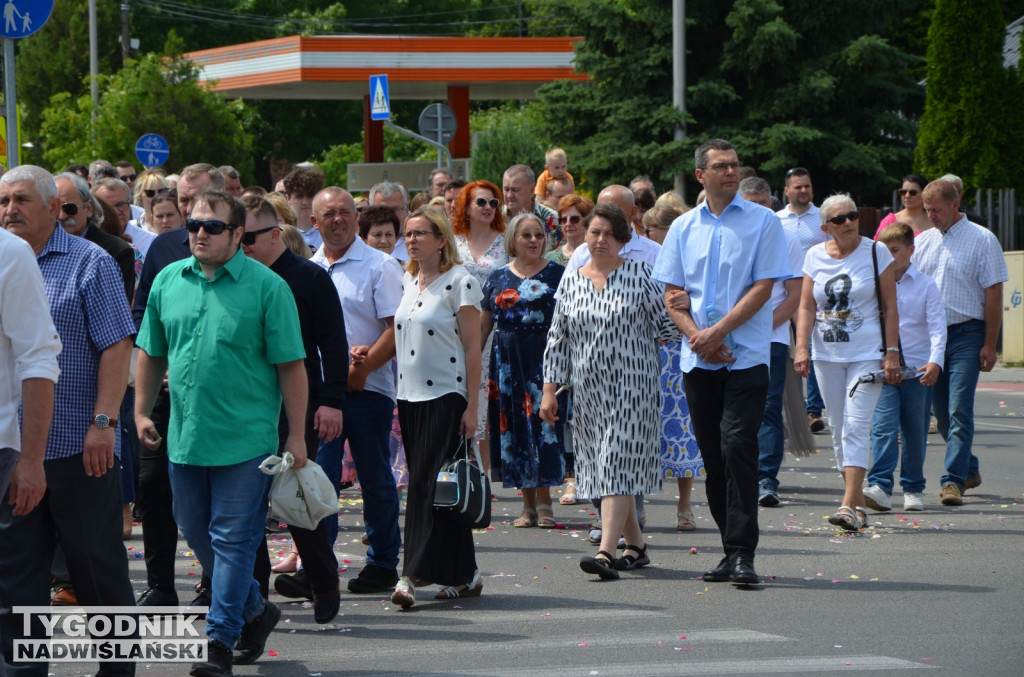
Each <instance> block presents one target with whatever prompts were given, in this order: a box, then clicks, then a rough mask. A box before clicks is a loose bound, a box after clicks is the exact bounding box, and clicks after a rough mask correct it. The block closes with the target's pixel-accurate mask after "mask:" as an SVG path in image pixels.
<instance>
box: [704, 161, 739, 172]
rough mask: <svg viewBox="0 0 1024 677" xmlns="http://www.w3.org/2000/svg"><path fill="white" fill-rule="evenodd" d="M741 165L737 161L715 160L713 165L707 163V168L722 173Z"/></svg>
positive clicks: (734, 169)
mask: <svg viewBox="0 0 1024 677" xmlns="http://www.w3.org/2000/svg"><path fill="white" fill-rule="evenodd" d="M741 166H742V165H740V163H739V162H716V163H715V164H713V165H708V166H707V168H708V169H710V170H711V171H713V172H718V173H724V172H726V171H728V170H730V169H731V170H733V171H736V170H737V169H739V168H740V167H741Z"/></svg>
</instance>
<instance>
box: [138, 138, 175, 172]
mask: <svg viewBox="0 0 1024 677" xmlns="http://www.w3.org/2000/svg"><path fill="white" fill-rule="evenodd" d="M170 154H171V147H170V146H169V145H168V144H167V140H166V139H164V137H162V136H160V135H159V134H143V135H142V136H140V137H139V140H138V141H136V142H135V157H137V158H139V162H141V163H142V164H144V165H145V166H147V167H159V166H160V165H162V164H163V163H165V162H167V158H168V156H170Z"/></svg>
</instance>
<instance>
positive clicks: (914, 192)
mask: <svg viewBox="0 0 1024 677" xmlns="http://www.w3.org/2000/svg"><path fill="white" fill-rule="evenodd" d="M920 192H921V191H919V190H918V189H917V188H900V195H902V196H904V197H906V196H907V195H909V196H911V197H913V196H915V195H917V194H918V193H920Z"/></svg>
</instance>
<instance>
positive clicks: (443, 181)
mask: <svg viewBox="0 0 1024 677" xmlns="http://www.w3.org/2000/svg"><path fill="white" fill-rule="evenodd" d="M451 180H452V173H451V172H449V171H448V170H447V169H445V168H444V167H438V168H437V169H435V170H434V171H432V172H430V178H429V179H428V181H427V183H428V184H429V185H430V188H429V192H430V198H431V199H433V198H435V197H441V196H442V195H444V187H445V186H447V185H448V183H449V182H451Z"/></svg>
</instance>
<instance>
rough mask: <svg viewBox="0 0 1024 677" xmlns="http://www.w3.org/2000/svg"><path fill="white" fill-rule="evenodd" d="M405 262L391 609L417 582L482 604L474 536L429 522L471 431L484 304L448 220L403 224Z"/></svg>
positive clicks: (398, 322)
mask: <svg viewBox="0 0 1024 677" xmlns="http://www.w3.org/2000/svg"><path fill="white" fill-rule="evenodd" d="M403 237H404V238H405V245H406V251H407V252H408V254H409V263H408V264H407V266H406V274H405V278H404V279H403V287H404V290H405V291H404V294H403V296H402V303H401V304H400V305H399V307H398V311H397V312H396V313H395V354H396V356H397V360H398V418H399V421H400V422H401V426H402V438H403V439H404V440H405V455H406V461H407V462H408V465H409V498H408V502H407V504H406V512H405V561H404V566H403V568H402V577H401V578H400V579H399V581H398V585H397V586H395V592H394V594H392V596H391V602H392V603H393V604H397V605H399V606H401V607H402V608H403V609H407V608H409V607H411V606H412V605H413V604H415V602H416V589H415V586H416V585H422V584H423V582H424V581H430V582H433V583H439V584H441V585H443V586H445V587H444V588H442V589H441V590H440V591H439V592H438V593H437V595H436V598H437V599H448V598H455V597H478V596H479V595H480V593H481V591H482V590H483V581H482V580H481V578H480V572H479V570H478V569H477V566H476V555H475V553H474V550H473V532H472V530H471V529H470V528H469V527H465V526H461V525H459V524H456V523H455V522H453V521H446V520H444V519H435V513H434V504H433V503H434V483H435V481H436V479H437V473H438V471H439V470H440V468H441V464H442V463H444V462H445V461H447V460H449V459H451V458H452V457H453V456H454V455H455V453H456V451H457V449H458V447H459V442H460V440H462V438H463V437H468V438H472V437H473V433H474V432H475V431H476V414H477V395H478V393H479V383H480V299H481V298H482V297H483V294H482V293H481V291H480V285H479V283H478V282H477V281H476V279H475V278H474V277H473V276H472V275H470V274H469V273H468V272H467V271H466V269H465V268H464V267H462V266H461V265H459V258H458V254H457V253H456V250H455V239H454V237H453V235H452V231H451V226H450V225H449V223H448V217H446V216H445V214H444V212H443V211H442V210H440V209H438V208H437V207H424V208H422V209H418V210H416V211H415V212H413V213H412V214H411V215H410V216H409V218H408V219H407V220H406V222H405V234H404V236H403Z"/></svg>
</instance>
